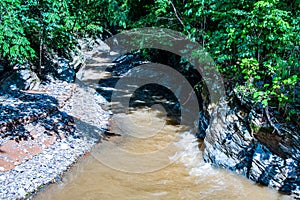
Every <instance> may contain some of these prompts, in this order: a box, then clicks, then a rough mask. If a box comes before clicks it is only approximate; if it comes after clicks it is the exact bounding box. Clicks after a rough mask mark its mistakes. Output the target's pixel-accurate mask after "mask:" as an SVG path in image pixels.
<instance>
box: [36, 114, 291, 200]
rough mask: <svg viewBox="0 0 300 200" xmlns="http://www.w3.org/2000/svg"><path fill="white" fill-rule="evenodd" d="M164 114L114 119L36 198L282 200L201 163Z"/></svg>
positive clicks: (192, 144) (193, 142)
mask: <svg viewBox="0 0 300 200" xmlns="http://www.w3.org/2000/svg"><path fill="white" fill-rule="evenodd" d="M165 119H166V118H165V114H164V113H162V112H159V111H156V110H153V109H142V110H138V111H134V112H131V113H130V114H119V115H116V116H115V117H114V122H113V128H112V132H114V133H116V134H119V135H120V136H113V137H110V138H109V139H108V140H103V141H102V142H101V143H100V144H99V145H98V146H97V147H96V148H95V149H94V151H93V152H92V154H91V156H89V157H88V158H86V159H84V160H83V161H81V162H80V163H78V164H77V165H76V166H75V167H74V168H73V169H72V170H71V171H70V172H68V173H67V175H66V176H65V177H64V178H63V180H62V182H60V183H57V184H54V185H51V186H49V187H48V188H46V189H45V190H44V191H42V192H41V193H39V194H38V195H37V196H36V197H35V199H43V200H44V199H56V200H58V199H97V200H98V199H99V200H101V199H105V200H107V199H139V200H140V199H230V200H232V199H243V200H247V199H249V200H252V199H264V200H265V199H270V200H274V199H287V197H285V196H282V195H280V194H279V193H278V192H276V191H274V190H271V189H269V188H267V187H262V186H259V185H257V184H255V183H253V182H251V181H249V180H247V179H246V178H243V177H241V176H238V175H235V174H233V173H231V172H228V171H224V170H219V169H215V168H212V167H211V166H210V165H209V164H206V163H204V162H203V161H202V153H201V150H200V149H201V148H199V147H201V142H199V141H197V139H196V138H195V137H194V136H193V135H192V134H190V133H189V131H188V128H187V127H181V126H174V125H168V124H166V123H165Z"/></svg>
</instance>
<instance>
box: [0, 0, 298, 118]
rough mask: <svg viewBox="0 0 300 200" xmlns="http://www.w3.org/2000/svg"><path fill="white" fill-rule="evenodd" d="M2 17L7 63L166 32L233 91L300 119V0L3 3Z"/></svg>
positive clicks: (1, 47) (0, 53)
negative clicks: (193, 48)
mask: <svg viewBox="0 0 300 200" xmlns="http://www.w3.org/2000/svg"><path fill="white" fill-rule="evenodd" d="M0 11H1V12H0V13H1V14H0V60H1V59H5V60H9V61H11V62H12V63H16V62H20V63H24V62H31V63H33V64H34V65H37V66H39V65H42V64H43V56H44V55H43V54H42V52H44V51H46V52H50V53H54V52H55V53H59V54H61V55H63V56H67V54H68V52H69V51H70V49H72V47H73V46H74V45H75V44H76V37H78V35H79V36H86V35H99V34H103V33H109V34H112V33H116V31H117V30H118V29H126V28H136V27H149V26H155V27H164V28H169V29H172V30H176V31H180V32H182V33H183V34H185V35H188V36H189V37H190V39H191V40H193V41H197V42H199V43H200V44H201V45H202V47H203V48H204V49H205V50H206V51H208V52H209V53H210V54H211V56H212V57H213V59H214V60H215V62H216V65H217V67H218V69H219V71H220V72H221V73H222V74H223V75H224V77H225V78H226V80H227V82H228V83H229V85H230V87H231V89H234V88H235V91H237V92H240V93H242V94H244V96H245V98H249V99H251V100H252V101H253V102H256V103H261V104H262V105H263V106H272V107H277V108H278V110H279V112H280V113H282V116H284V117H286V118H288V119H289V118H292V119H293V117H292V116H295V115H297V116H299V113H300V112H299V109H300V108H299V106H300V105H299V102H300V97H299V93H300V92H299V88H300V83H299V82H300V81H299V79H300V74H299V69H300V0H294V1H279V0H260V1H253V0H247V1H246V0H190V1H182V0H180V1H179V0H150V1H149V0H126V1H120V0H83V1H75V0H1V1H0ZM111 32H112V33H111Z"/></svg>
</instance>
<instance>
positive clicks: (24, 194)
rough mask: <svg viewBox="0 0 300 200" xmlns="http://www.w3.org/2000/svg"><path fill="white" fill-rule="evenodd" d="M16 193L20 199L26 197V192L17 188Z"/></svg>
mask: <svg viewBox="0 0 300 200" xmlns="http://www.w3.org/2000/svg"><path fill="white" fill-rule="evenodd" d="M18 193H19V195H20V196H21V197H24V196H26V191H25V190H24V189H23V188H19V189H18Z"/></svg>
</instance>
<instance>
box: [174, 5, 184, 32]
mask: <svg viewBox="0 0 300 200" xmlns="http://www.w3.org/2000/svg"><path fill="white" fill-rule="evenodd" d="M170 3H171V5H172V7H173V10H174V13H175V16H176V18H177V19H178V21H179V22H180V24H181V25H182V26H183V28H185V25H184V23H183V21H182V20H181V19H180V17H179V15H178V12H177V10H176V8H175V5H174V4H173V2H172V1H171V0H170Z"/></svg>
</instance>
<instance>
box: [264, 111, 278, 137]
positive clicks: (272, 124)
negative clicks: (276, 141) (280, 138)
mask: <svg viewBox="0 0 300 200" xmlns="http://www.w3.org/2000/svg"><path fill="white" fill-rule="evenodd" d="M265 112H266V116H267V119H268V121H269V123H270V125H271V126H272V127H273V128H274V130H276V131H277V133H278V134H279V135H282V134H281V131H280V130H279V129H278V128H277V127H276V125H275V124H274V123H273V122H272V120H271V117H270V114H269V107H268V106H266V108H265Z"/></svg>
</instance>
